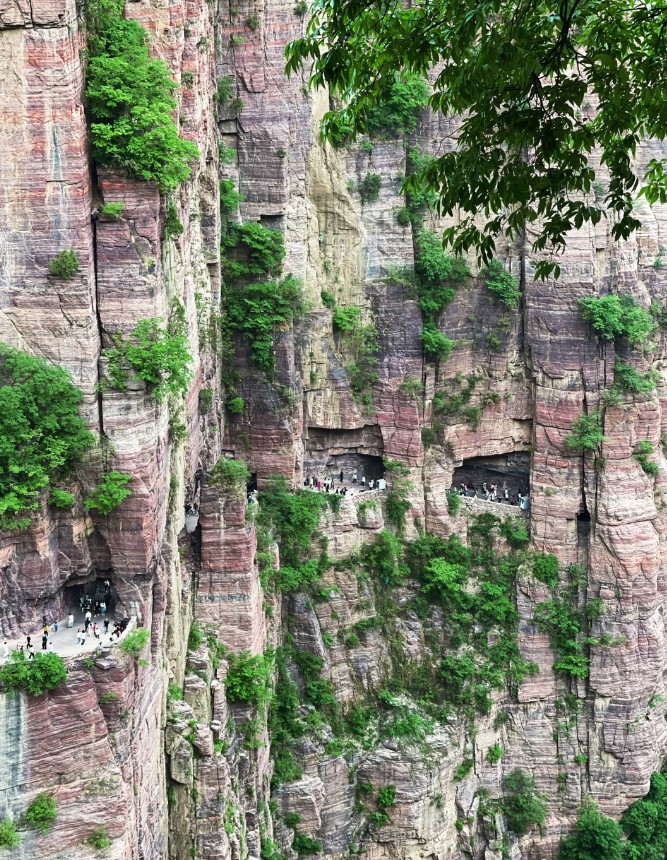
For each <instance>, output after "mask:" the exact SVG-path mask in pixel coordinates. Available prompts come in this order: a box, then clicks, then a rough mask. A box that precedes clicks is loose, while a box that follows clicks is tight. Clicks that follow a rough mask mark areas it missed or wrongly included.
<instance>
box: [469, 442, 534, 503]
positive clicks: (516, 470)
mask: <svg viewBox="0 0 667 860" xmlns="http://www.w3.org/2000/svg"><path fill="white" fill-rule="evenodd" d="M461 484H465V485H466V487H468V486H473V487H477V488H478V494H481V488H482V487H483V485H484V484H486V485H487V487H490V486H491V484H495V485H497V487H498V490H499V493H501V494H503V491H504V488H505V487H507V492H508V494H509V496H510V498H511V497H512V496H514V497H515V498H518V496H519V495H521V496H528V495H530V454H529V453H528V452H527V451H512V452H510V453H507V454H498V455H495V456H491V457H470V458H469V459H467V460H464V461H463V463H462V464H461V465H460V466H459V467H458V468H457V469H455V470H454V475H453V477H452V486H453V487H454V488H458V487H460V485H461Z"/></svg>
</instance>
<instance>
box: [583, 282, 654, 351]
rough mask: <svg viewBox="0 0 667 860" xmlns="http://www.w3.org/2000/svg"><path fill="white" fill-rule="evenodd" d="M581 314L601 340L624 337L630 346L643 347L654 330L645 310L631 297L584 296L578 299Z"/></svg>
mask: <svg viewBox="0 0 667 860" xmlns="http://www.w3.org/2000/svg"><path fill="white" fill-rule="evenodd" d="M579 304H580V305H581V309H582V315H583V317H584V319H585V320H587V321H588V322H590V324H591V325H592V326H593V330H594V331H595V333H596V334H597V335H598V337H600V338H602V340H615V339H616V338H621V337H624V338H626V340H628V341H629V342H630V343H631V344H632V345H633V346H639V345H641V344H643V343H644V342H645V341H646V339H647V338H648V337H649V336H650V335H651V334H652V332H653V330H654V329H655V322H654V321H653V319H652V318H651V315H650V314H649V312H648V311H645V310H644V308H642V307H640V306H639V305H638V304H637V302H636V301H635V300H634V299H633V298H631V297H630V296H617V295H614V294H610V295H607V296H586V297H584V298H581V299H579Z"/></svg>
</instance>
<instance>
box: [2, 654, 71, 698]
mask: <svg viewBox="0 0 667 860" xmlns="http://www.w3.org/2000/svg"><path fill="white" fill-rule="evenodd" d="M66 680H67V668H66V667H65V661H64V660H63V658H62V657H60V656H59V655H58V654H53V653H52V652H50V651H45V652H43V651H38V652H37V653H36V654H35V656H34V658H33V659H32V660H28V658H27V657H26V654H25V651H13V652H12V654H11V657H10V658H9V661H8V662H6V663H5V664H4V666H2V667H0V684H2V686H3V687H4V688H5V690H7V692H8V693H11V692H14V691H15V690H24V691H25V692H26V693H30V695H31V696H41V695H42V693H43V692H44V691H45V690H55V688H56V687H58V686H59V685H60V684H63V683H64V682H65V681H66Z"/></svg>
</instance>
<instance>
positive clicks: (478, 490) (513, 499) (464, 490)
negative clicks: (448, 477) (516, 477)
mask: <svg viewBox="0 0 667 860" xmlns="http://www.w3.org/2000/svg"><path fill="white" fill-rule="evenodd" d="M452 492H454V493H455V492H458V494H459V495H460V496H466V497H467V498H471V499H484V500H485V501H487V502H504V503H505V504H506V505H518V506H519V507H520V508H521V510H522V511H527V510H528V508H529V507H530V496H529V495H528V494H527V493H526V495H522V494H521V493H516V494H514V493H512V494H511V495H510V491H509V489H508V488H507V484H503V486H502V489H499V488H498V484H492V483H488V484H487V482H486V481H484V482H483V483H482V484H480V485H478V486H476V485H475V484H473V483H472V482H471V481H468V483H467V484H466V483H465V482H463V481H462V482H461V483H460V484H459V488H458V490H456V489H455V488H454V487H452Z"/></svg>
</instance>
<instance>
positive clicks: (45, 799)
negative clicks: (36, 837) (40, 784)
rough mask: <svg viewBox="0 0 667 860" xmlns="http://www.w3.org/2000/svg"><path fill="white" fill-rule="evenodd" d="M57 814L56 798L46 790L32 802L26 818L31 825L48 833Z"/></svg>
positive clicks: (41, 831)
mask: <svg viewBox="0 0 667 860" xmlns="http://www.w3.org/2000/svg"><path fill="white" fill-rule="evenodd" d="M57 814H58V813H57V807H56V800H55V798H54V797H53V796H52V795H50V794H47V793H46V792H42V793H41V794H38V795H37V797H36V798H35V799H34V800H33V802H32V803H31V804H30V806H29V807H28V809H27V810H26V812H25V815H24V818H25V821H26V823H27V824H29V825H30V827H33V828H34V829H35V830H38V831H39V832H40V833H48V832H49V830H50V829H51V825H52V824H53V822H54V821H55V820H56V817H57Z"/></svg>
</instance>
